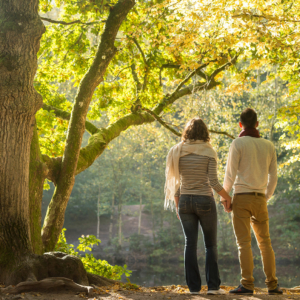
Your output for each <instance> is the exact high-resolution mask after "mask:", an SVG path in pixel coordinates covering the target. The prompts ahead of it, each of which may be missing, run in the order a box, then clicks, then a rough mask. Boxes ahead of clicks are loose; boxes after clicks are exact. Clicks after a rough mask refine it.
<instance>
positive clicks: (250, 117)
mask: <svg viewBox="0 0 300 300" xmlns="http://www.w3.org/2000/svg"><path fill="white" fill-rule="evenodd" d="M240 121H241V123H242V125H243V126H244V127H245V128H255V125H256V122H257V113H256V111H255V110H254V109H252V108H246V109H245V110H244V111H243V112H242V113H241V116H240Z"/></svg>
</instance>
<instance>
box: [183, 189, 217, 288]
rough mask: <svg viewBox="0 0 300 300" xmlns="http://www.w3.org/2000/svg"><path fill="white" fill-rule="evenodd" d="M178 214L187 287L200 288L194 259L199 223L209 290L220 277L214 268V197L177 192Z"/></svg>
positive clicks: (195, 257)
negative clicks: (183, 243) (183, 240)
mask: <svg viewBox="0 0 300 300" xmlns="http://www.w3.org/2000/svg"><path fill="white" fill-rule="evenodd" d="M179 216H180V220H181V225H182V229H183V233H184V236H185V251H184V267H185V278H186V283H187V285H188V287H189V290H190V291H191V292H199V291H200V290H201V277H200V273H199V268H198V262H197V241H198V227H199V225H198V224H199V223H200V226H201V229H202V233H203V237H204V244H205V252H206V261H205V273H206V282H207V286H208V289H209V290H218V289H219V288H220V284H221V280H220V275H219V268H218V250H217V210H216V203H215V200H214V197H212V196H198V195H181V196H180V199H179Z"/></svg>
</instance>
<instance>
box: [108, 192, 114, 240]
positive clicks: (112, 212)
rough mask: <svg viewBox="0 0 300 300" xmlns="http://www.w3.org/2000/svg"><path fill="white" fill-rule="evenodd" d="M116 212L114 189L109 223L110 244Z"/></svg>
mask: <svg viewBox="0 0 300 300" xmlns="http://www.w3.org/2000/svg"><path fill="white" fill-rule="evenodd" d="M114 213H115V192H114V191H113V195H112V200H111V215H110V224H109V244H111V240H112V233H113V226H114Z"/></svg>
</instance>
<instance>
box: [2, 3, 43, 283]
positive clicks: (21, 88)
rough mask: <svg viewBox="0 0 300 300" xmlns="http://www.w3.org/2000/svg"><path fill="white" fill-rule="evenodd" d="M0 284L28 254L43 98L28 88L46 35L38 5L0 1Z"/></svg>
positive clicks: (29, 251)
mask: <svg viewBox="0 0 300 300" xmlns="http://www.w3.org/2000/svg"><path fill="white" fill-rule="evenodd" d="M0 20H1V21H0V245H1V247H0V269H1V272H0V281H2V282H5V283H7V282H10V279H11V277H12V273H13V272H14V269H15V267H16V266H17V265H18V264H19V263H20V262H21V261H22V260H23V259H24V257H25V256H26V255H29V254H30V253H31V252H32V247H31V239H30V228H29V161H30V144H31V139H32V134H33V128H34V124H35V118H34V116H35V113H36V112H37V110H38V109H40V108H41V106H42V97H41V96H40V95H39V94H38V93H37V92H36V91H35V89H34V87H33V79H34V76H35V73H36V69H37V52H38V50H39V41H40V38H41V36H42V34H43V32H44V30H45V28H44V25H43V23H42V21H41V20H40V18H39V15H38V0H24V1H19V0H0Z"/></svg>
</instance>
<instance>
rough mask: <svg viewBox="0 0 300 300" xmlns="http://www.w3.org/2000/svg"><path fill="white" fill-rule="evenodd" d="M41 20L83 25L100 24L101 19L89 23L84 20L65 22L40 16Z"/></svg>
mask: <svg viewBox="0 0 300 300" xmlns="http://www.w3.org/2000/svg"><path fill="white" fill-rule="evenodd" d="M40 18H41V20H43V21H46V22H49V23H54V24H60V25H66V26H68V25H73V24H81V25H93V24H99V21H98V22H88V23H84V22H81V21H80V20H76V21H71V22H65V21H57V20H52V19H49V18H44V17H40ZM100 22H105V21H100Z"/></svg>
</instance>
